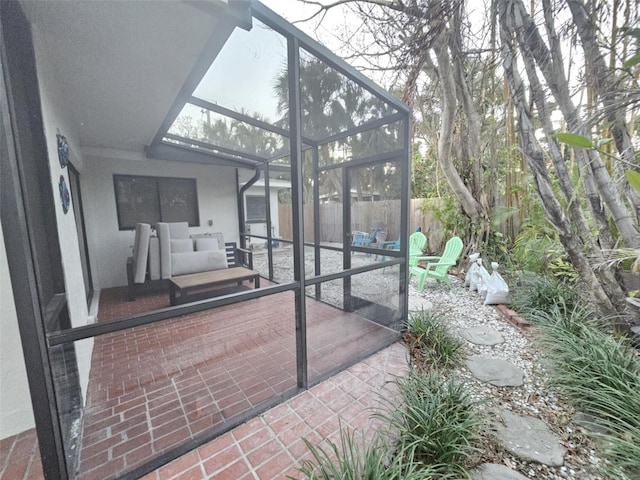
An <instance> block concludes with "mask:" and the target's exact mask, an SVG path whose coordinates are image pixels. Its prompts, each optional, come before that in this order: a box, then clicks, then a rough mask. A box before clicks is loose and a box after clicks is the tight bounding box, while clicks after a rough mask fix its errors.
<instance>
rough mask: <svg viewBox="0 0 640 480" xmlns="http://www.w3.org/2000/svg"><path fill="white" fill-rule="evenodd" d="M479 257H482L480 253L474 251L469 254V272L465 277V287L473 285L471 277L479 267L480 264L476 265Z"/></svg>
mask: <svg viewBox="0 0 640 480" xmlns="http://www.w3.org/2000/svg"><path fill="white" fill-rule="evenodd" d="M478 258H480V254H479V253H472V254H471V255H469V270H467V274H466V275H465V277H464V286H465V287H468V286H469V285H471V278H472V277H473V275H474V272H475V271H476V269H477V268H478V265H476V260H478Z"/></svg>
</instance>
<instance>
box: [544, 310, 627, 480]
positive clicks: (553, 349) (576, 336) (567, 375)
mask: <svg viewBox="0 0 640 480" xmlns="http://www.w3.org/2000/svg"><path fill="white" fill-rule="evenodd" d="M593 318H594V317H593V314H592V313H591V312H589V311H588V310H587V309H585V308H582V307H576V308H574V310H572V311H570V312H568V314H565V313H563V312H561V311H560V310H559V309H555V310H554V311H552V312H549V313H544V312H538V313H537V314H536V315H535V316H534V319H535V320H536V321H537V322H538V324H539V325H540V330H541V332H542V346H543V348H544V349H545V350H546V351H547V353H548V356H549V358H550V360H551V361H552V363H553V368H552V369H551V370H550V372H549V382H550V384H551V385H552V386H554V387H556V388H557V389H558V390H559V391H560V392H562V393H563V394H565V395H566V396H567V397H568V398H569V400H570V401H571V402H572V403H573V405H575V407H576V408H577V409H578V410H580V411H582V412H584V413H586V414H588V415H590V416H591V417H593V418H594V419H595V422H596V423H597V424H598V425H600V426H602V427H604V428H606V429H607V430H608V431H609V432H610V434H609V435H595V434H594V436H596V437H597V438H599V439H600V440H601V442H600V443H601V446H602V448H603V456H604V457H605V458H606V459H607V461H608V462H607V466H606V468H607V470H608V474H609V475H610V476H611V477H612V478H640V357H638V353H637V351H636V350H635V349H634V348H633V347H632V346H631V345H630V344H629V342H628V340H627V339H626V338H622V337H614V336H612V335H609V334H607V333H606V332H604V331H602V330H601V327H600V325H601V323H602V321H601V320H600V321H596V320H594V319H593Z"/></svg>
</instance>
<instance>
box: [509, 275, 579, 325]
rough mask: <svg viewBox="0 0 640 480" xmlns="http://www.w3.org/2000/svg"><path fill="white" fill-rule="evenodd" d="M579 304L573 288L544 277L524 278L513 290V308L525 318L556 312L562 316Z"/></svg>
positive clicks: (576, 291) (576, 292) (575, 290)
mask: <svg viewBox="0 0 640 480" xmlns="http://www.w3.org/2000/svg"><path fill="white" fill-rule="evenodd" d="M579 302H580V297H579V294H578V290H577V288H576V287H575V286H573V285H570V284H568V283H565V282H560V281H558V280H556V279H552V278H549V277H546V276H535V277H530V278H525V279H523V280H522V284H521V285H519V286H517V287H516V288H514V290H513V295H512V298H511V305H512V306H513V308H514V309H515V310H516V311H518V312H520V313H521V314H523V315H525V316H528V317H529V316H531V315H532V314H534V313H535V312H551V311H557V312H559V313H560V314H562V315H566V314H567V313H568V312H571V311H573V310H574V308H575V307H576V305H578V303H579Z"/></svg>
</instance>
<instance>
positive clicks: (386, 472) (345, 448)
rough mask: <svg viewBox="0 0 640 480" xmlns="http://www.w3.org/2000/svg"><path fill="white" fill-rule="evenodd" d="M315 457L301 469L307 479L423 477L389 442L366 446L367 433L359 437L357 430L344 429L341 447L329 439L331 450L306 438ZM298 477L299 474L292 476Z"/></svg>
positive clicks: (379, 479) (362, 479)
mask: <svg viewBox="0 0 640 480" xmlns="http://www.w3.org/2000/svg"><path fill="white" fill-rule="evenodd" d="M303 441H304V443H305V445H306V446H307V448H308V449H309V451H310V452H311V455H312V457H313V460H305V461H304V462H303V463H302V466H301V467H300V468H299V472H300V473H301V474H302V476H303V478H307V479H309V480H320V479H324V480H330V479H331V480H334V479H335V480H393V479H397V480H400V479H416V480H417V479H422V478H424V476H422V475H418V474H417V473H416V472H415V468H413V467H412V466H411V465H409V466H406V465H403V464H402V463H401V461H400V460H401V459H399V458H398V457H396V458H393V457H392V452H391V451H390V446H389V443H388V442H384V441H383V440H382V439H381V438H380V437H376V439H375V441H374V443H372V444H371V445H369V446H366V445H365V444H366V442H365V438H364V435H362V438H360V439H358V438H356V435H355V432H350V431H349V430H347V429H345V428H341V429H340V446H338V445H336V444H335V443H333V442H331V441H327V444H328V446H329V448H328V449H325V448H322V447H321V446H316V445H312V444H311V443H309V442H308V441H307V440H306V439H303ZM288 478H290V479H294V478H295V477H288Z"/></svg>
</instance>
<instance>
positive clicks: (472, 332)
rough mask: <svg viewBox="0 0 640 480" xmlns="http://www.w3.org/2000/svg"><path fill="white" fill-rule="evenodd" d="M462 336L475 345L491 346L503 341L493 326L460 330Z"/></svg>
mask: <svg viewBox="0 0 640 480" xmlns="http://www.w3.org/2000/svg"><path fill="white" fill-rule="evenodd" d="M460 335H461V336H462V338H464V339H466V340H468V341H470V342H471V343H475V344H476V345H488V346H493V345H497V344H499V343H503V342H504V337H503V336H502V334H501V333H500V332H499V331H497V330H494V329H493V328H490V327H486V326H479V327H473V328H469V329H467V330H462V331H461V332H460Z"/></svg>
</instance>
